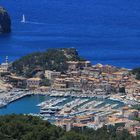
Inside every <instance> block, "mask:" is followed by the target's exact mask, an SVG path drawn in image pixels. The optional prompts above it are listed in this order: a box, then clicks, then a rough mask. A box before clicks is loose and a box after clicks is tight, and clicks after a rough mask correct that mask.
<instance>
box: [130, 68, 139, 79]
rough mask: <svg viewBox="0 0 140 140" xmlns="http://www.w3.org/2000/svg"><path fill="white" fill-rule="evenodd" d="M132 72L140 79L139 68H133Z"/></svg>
mask: <svg viewBox="0 0 140 140" xmlns="http://www.w3.org/2000/svg"><path fill="white" fill-rule="evenodd" d="M132 74H134V75H136V79H137V80H140V68H135V69H133V70H132Z"/></svg>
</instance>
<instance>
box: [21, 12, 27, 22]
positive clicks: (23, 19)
mask: <svg viewBox="0 0 140 140" xmlns="http://www.w3.org/2000/svg"><path fill="white" fill-rule="evenodd" d="M21 22H22V23H25V22H26V19H25V15H24V14H23V16H22V20H21Z"/></svg>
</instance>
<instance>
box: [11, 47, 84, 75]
mask: <svg viewBox="0 0 140 140" xmlns="http://www.w3.org/2000/svg"><path fill="white" fill-rule="evenodd" d="M78 60H82V58H81V57H80V56H79V54H78V52H77V50H76V49H74V48H61V49H48V50H47V51H46V52H36V53H32V54H29V55H26V56H24V57H22V58H20V59H18V60H16V61H15V62H13V63H12V66H11V67H10V71H11V72H12V73H16V74H17V75H20V76H25V77H33V76H34V74H35V73H36V71H45V70H52V71H60V72H62V73H65V72H66V71H67V69H68V66H67V63H66V62H67V61H78Z"/></svg>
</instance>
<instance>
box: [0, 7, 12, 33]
mask: <svg viewBox="0 0 140 140" xmlns="http://www.w3.org/2000/svg"><path fill="white" fill-rule="evenodd" d="M9 32H11V19H10V16H9V14H8V12H7V11H6V10H5V9H4V8H3V7H0V33H9Z"/></svg>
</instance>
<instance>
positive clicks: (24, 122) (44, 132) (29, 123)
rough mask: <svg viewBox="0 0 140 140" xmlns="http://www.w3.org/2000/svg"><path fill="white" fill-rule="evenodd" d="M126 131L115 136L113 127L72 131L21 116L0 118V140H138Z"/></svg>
mask: <svg viewBox="0 0 140 140" xmlns="http://www.w3.org/2000/svg"><path fill="white" fill-rule="evenodd" d="M138 139H139V137H132V136H131V135H129V134H128V132H127V131H123V132H121V133H119V134H116V129H115V128H114V127H112V128H110V129H108V130H107V129H106V127H103V128H101V129H98V130H97V131H95V130H93V129H84V130H83V131H81V130H76V129H75V130H72V131H70V132H65V131H64V130H63V129H61V128H59V127H56V126H54V125H51V124H50V123H48V122H47V121H43V120H41V119H39V118H37V117H32V116H23V115H9V116H0V140H138Z"/></svg>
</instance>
